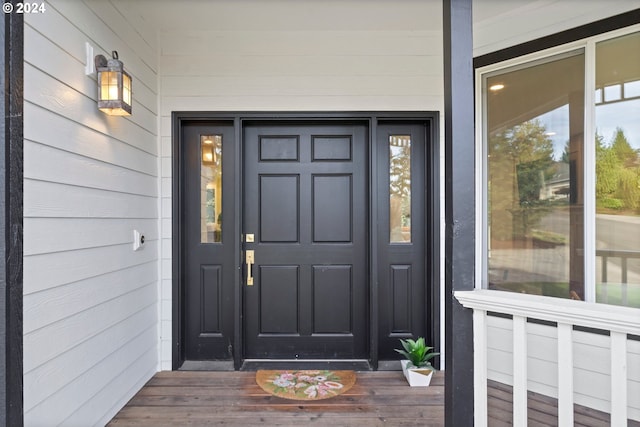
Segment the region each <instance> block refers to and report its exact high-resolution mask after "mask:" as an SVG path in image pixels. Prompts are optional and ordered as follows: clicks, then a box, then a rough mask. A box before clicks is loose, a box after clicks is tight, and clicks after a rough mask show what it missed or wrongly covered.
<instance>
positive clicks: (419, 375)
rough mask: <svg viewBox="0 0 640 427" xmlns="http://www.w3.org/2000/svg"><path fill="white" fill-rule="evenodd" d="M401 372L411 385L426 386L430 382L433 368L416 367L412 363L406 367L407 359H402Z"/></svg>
mask: <svg viewBox="0 0 640 427" xmlns="http://www.w3.org/2000/svg"><path fill="white" fill-rule="evenodd" d="M400 363H401V364H402V373H404V377H405V378H406V379H407V381H408V382H409V385H410V386H411V387H427V386H428V385H429V384H430V383H431V377H432V376H433V368H416V367H414V366H413V365H412V366H411V367H408V366H407V365H409V361H408V360H402V361H400Z"/></svg>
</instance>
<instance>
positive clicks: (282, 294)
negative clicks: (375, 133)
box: [243, 123, 369, 359]
mask: <svg viewBox="0 0 640 427" xmlns="http://www.w3.org/2000/svg"><path fill="white" fill-rule="evenodd" d="M243 134H244V137H243V141H244V162H245V163H244V167H245V172H244V223H243V230H244V233H251V234H255V236H256V237H257V238H256V240H255V241H254V242H245V243H244V247H245V249H247V250H255V267H254V268H253V269H252V270H253V271H254V272H255V274H254V276H255V280H254V285H253V286H249V285H246V284H245V285H244V286H243V289H244V313H245V357H246V358H249V359H253V358H270V359H278V358H280V359H296V358H299V359H310V358H322V359H340V358H342V359H354V358H359V359H364V358H367V357H368V351H367V340H368V334H367V331H368V304H369V302H368V292H369V291H368V289H369V287H368V281H367V271H368V267H367V247H368V246H367V229H368V222H367V217H368V216H367V205H368V204H367V200H368V198H367V194H368V190H367V188H368V186H367V151H366V142H367V127H366V126H362V125H352V124H336V123H332V124H319V123H307V124H291V125H285V124H268V123H257V124H251V125H246V126H245V128H244V129H243ZM245 270H246V269H245ZM245 273H246V271H245Z"/></svg>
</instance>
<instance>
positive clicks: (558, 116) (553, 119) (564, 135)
mask: <svg viewBox="0 0 640 427" xmlns="http://www.w3.org/2000/svg"><path fill="white" fill-rule="evenodd" d="M536 119H538V120H540V122H541V123H542V124H543V125H544V127H545V128H546V129H547V135H548V136H549V138H551V141H552V142H553V157H554V158H555V160H560V159H561V158H562V153H563V152H564V146H565V145H566V144H567V141H569V105H563V106H562V107H559V108H556V109H555V110H551V111H549V112H546V113H544V114H542V115H540V116H538V117H536Z"/></svg>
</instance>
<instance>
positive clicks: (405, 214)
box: [389, 136, 411, 242]
mask: <svg viewBox="0 0 640 427" xmlns="http://www.w3.org/2000/svg"><path fill="white" fill-rule="evenodd" d="M389 193H390V199H389V223H390V224H389V225H390V228H391V234H390V238H391V241H392V242H407V241H410V240H411V138H410V137H409V136H392V137H391V138H390V145H389Z"/></svg>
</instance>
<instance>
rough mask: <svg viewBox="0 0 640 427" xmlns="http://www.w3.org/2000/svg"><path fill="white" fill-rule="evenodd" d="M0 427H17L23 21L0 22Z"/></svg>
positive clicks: (10, 16)
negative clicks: (0, 48)
mask: <svg viewBox="0 0 640 427" xmlns="http://www.w3.org/2000/svg"><path fill="white" fill-rule="evenodd" d="M0 26H1V28H0V34H1V35H0V37H2V42H3V43H2V45H3V47H4V49H2V51H1V52H2V53H0V62H1V65H2V66H1V67H0V69H1V71H0V73H2V76H1V77H2V80H1V82H2V84H0V88H1V89H0V91H1V92H2V99H3V101H4V102H3V103H2V104H1V106H0V108H1V109H2V114H3V116H4V120H3V121H2V124H0V127H1V129H0V135H1V136H0V138H2V139H3V144H2V147H3V148H4V149H2V150H0V184H2V185H0V237H1V242H2V243H1V244H0V254H1V255H2V256H1V257H0V264H1V265H0V271H1V272H2V273H1V274H0V294H1V295H0V346H1V348H0V353H1V355H0V426H21V425H23V424H24V414H23V412H24V411H23V408H24V403H23V381H22V342H23V340H22V272H23V266H22V237H23V230H22V224H23V198H22V180H23V175H24V174H23V74H24V72H23V67H24V62H23V57H24V55H23V40H24V39H23V37H24V28H23V27H24V21H23V15H21V14H17V13H7V14H5V16H4V19H0Z"/></svg>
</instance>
